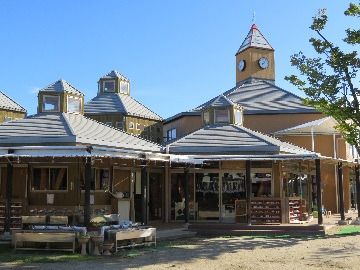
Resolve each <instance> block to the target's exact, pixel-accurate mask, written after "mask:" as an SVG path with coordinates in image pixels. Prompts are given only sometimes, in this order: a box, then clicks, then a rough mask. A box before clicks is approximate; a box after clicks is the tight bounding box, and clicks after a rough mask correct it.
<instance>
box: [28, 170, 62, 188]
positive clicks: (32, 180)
mask: <svg viewBox="0 0 360 270" xmlns="http://www.w3.org/2000/svg"><path fill="white" fill-rule="evenodd" d="M34 169H48V170H50V169H66V189H46V190H36V189H33V183H34ZM48 177H49V179H48V185H49V187H50V171H49V176H48ZM30 192H39V193H57V192H69V167H68V166H35V167H32V168H31V181H30Z"/></svg>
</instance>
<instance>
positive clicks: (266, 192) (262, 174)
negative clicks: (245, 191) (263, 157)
mask: <svg viewBox="0 0 360 270" xmlns="http://www.w3.org/2000/svg"><path fill="white" fill-rule="evenodd" d="M251 181H252V193H253V197H270V196H271V185H272V173H271V169H269V170H266V169H264V170H262V169H258V170H255V172H252V173H251Z"/></svg>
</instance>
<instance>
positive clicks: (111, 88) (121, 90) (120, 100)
mask: <svg viewBox="0 0 360 270" xmlns="http://www.w3.org/2000/svg"><path fill="white" fill-rule="evenodd" d="M130 90H131V87H130V81H129V79H127V78H126V77H124V76H123V75H121V74H120V73H119V72H117V71H114V70H113V71H111V72H110V73H108V74H107V75H105V76H103V77H101V78H100V80H99V82H98V94H97V96H96V97H95V98H93V99H92V100H90V101H89V102H88V103H87V104H85V115H86V116H87V117H89V118H92V119H94V120H96V121H100V122H103V123H105V124H107V125H109V126H112V127H115V128H117V129H120V130H124V131H125V132H127V133H130V134H134V135H136V136H140V137H142V138H144V139H147V140H150V141H153V142H156V143H161V142H162V120H163V119H162V118H161V117H160V116H159V115H157V114H156V113H154V112H153V111H151V110H150V109H149V108H147V107H146V106H144V105H143V104H141V103H140V102H138V101H137V100H135V99H134V98H133V97H131V95H130Z"/></svg>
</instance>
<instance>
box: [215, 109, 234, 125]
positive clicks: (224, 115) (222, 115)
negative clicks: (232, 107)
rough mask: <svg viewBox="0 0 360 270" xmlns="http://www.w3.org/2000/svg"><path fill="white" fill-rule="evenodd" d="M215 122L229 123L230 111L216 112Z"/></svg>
mask: <svg viewBox="0 0 360 270" xmlns="http://www.w3.org/2000/svg"><path fill="white" fill-rule="evenodd" d="M215 122H216V123H229V122H230V117H229V110H215Z"/></svg>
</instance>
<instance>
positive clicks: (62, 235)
mask: <svg viewBox="0 0 360 270" xmlns="http://www.w3.org/2000/svg"><path fill="white" fill-rule="evenodd" d="M13 237H14V247H15V250H18V249H23V250H44V248H38V247H22V246H21V247H19V246H18V244H19V243H22V244H23V243H24V242H32V243H47V244H50V243H71V244H72V247H71V248H51V250H61V251H72V252H73V253H74V252H75V239H76V233H75V232H59V231H51V230H50V231H45V230H44V231H14V235H13ZM46 249H50V246H49V245H47V246H46Z"/></svg>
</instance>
